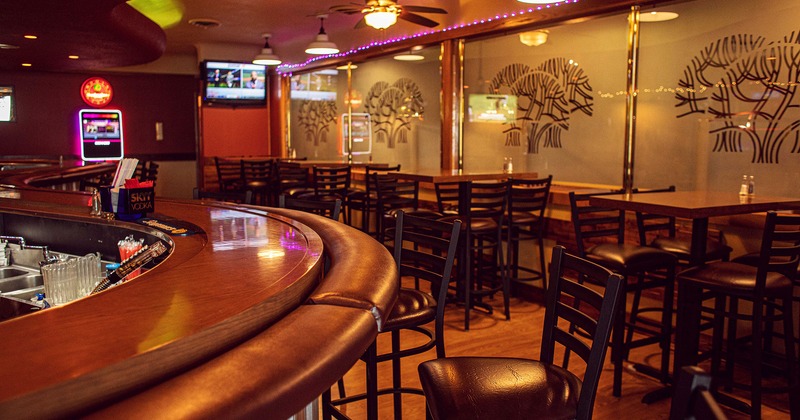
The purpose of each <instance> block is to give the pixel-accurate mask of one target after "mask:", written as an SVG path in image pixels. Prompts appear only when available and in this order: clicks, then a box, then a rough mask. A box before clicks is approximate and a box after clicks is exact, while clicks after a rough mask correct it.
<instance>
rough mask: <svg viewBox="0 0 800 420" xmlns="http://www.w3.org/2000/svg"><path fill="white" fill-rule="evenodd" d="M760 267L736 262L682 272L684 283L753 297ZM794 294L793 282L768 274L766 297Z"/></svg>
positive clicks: (778, 274)
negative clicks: (689, 282)
mask: <svg viewBox="0 0 800 420" xmlns="http://www.w3.org/2000/svg"><path fill="white" fill-rule="evenodd" d="M757 272H758V267H753V266H749V265H745V264H740V263H736V262H718V263H715V264H709V265H705V266H702V267H694V268H690V269H688V270H686V271H683V272H681V274H680V278H681V280H683V281H691V282H692V283H695V284H697V285H700V286H702V287H703V288H704V289H709V290H711V291H714V290H722V291H724V292H725V293H726V294H729V295H740V296H752V295H753V289H754V288H755V287H756V273H757ZM791 293H792V280H791V279H789V278H788V277H786V276H784V275H783V274H780V273H776V272H769V273H766V281H765V283H764V295H765V296H766V297H781V298H782V297H784V296H788V295H791Z"/></svg>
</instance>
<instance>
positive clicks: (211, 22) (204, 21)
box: [189, 18, 222, 29]
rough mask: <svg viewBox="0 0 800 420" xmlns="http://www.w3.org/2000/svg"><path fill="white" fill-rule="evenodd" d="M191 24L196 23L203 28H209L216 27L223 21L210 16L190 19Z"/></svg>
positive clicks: (195, 24)
mask: <svg viewBox="0 0 800 420" xmlns="http://www.w3.org/2000/svg"><path fill="white" fill-rule="evenodd" d="M189 24H190V25H194V26H197V27H200V28H203V29H209V28H216V27H218V26H220V25H222V23H220V21H218V20H216V19H209V18H198V19H189Z"/></svg>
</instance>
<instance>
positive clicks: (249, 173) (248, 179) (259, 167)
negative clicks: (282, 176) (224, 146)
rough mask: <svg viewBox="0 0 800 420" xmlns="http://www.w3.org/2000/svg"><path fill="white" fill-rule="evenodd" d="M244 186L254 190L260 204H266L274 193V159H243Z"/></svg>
mask: <svg viewBox="0 0 800 420" xmlns="http://www.w3.org/2000/svg"><path fill="white" fill-rule="evenodd" d="M240 162H241V168H242V183H243V184H244V185H243V186H242V188H244V189H246V190H250V191H252V192H253V196H254V198H255V199H256V202H257V203H258V204H259V205H262V206H265V205H267V204H268V202H269V201H270V198H271V197H270V195H271V193H272V184H273V181H272V177H273V169H272V159H242V160H241V161H240Z"/></svg>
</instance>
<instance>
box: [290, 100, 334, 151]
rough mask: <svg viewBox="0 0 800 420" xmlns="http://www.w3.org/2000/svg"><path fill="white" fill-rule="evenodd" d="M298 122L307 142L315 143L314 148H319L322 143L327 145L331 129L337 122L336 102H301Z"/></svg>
mask: <svg viewBox="0 0 800 420" xmlns="http://www.w3.org/2000/svg"><path fill="white" fill-rule="evenodd" d="M297 120H298V121H297V123H298V124H299V125H300V128H302V129H303V132H304V134H305V136H306V141H313V142H314V146H318V145H319V143H320V142H324V143H327V142H328V131H330V128H329V127H330V125H331V123H332V122H334V121H336V102H334V101H311V100H304V101H301V102H300V111H299V112H298V119H297Z"/></svg>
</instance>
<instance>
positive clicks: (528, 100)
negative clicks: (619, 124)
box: [491, 57, 594, 153]
mask: <svg viewBox="0 0 800 420" xmlns="http://www.w3.org/2000/svg"><path fill="white" fill-rule="evenodd" d="M505 87H507V88H508V89H509V90H510V91H511V94H512V95H515V96H517V117H516V120H514V121H512V122H510V123H506V124H508V125H509V127H508V128H507V129H505V130H504V131H503V133H504V134H505V135H506V146H520V145H521V143H522V142H521V139H522V135H523V133H524V132H526V131H527V140H528V153H539V145H540V144H541V145H542V146H543V147H553V148H561V147H562V145H561V133H562V131H566V130H568V129H569V118H570V115H571V114H572V113H574V112H577V111H580V112H582V113H584V114H586V115H588V116H591V115H592V112H593V110H592V108H593V106H594V102H593V99H594V98H593V97H592V96H591V94H590V93H591V92H592V87H591V86H590V85H589V77H588V76H587V75H586V73H585V72H584V71H583V70H582V69H581V68H580V67H579V66H578V65H577V64H576V63H574V62H573V61H572V60H568V59H566V58H563V57H559V58H552V59H550V60H547V61H545V62H544V63H542V64H541V65H539V66H538V67H536V68H535V69H532V68H531V67H529V66H527V65H525V64H520V63H515V64H510V65H508V66H506V67H504V68H503V69H502V70H500V72H498V73H497V75H495V76H494V78H493V79H492V82H491V89H492V91H493V92H495V93H500V91H501V89H502V88H505Z"/></svg>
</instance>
